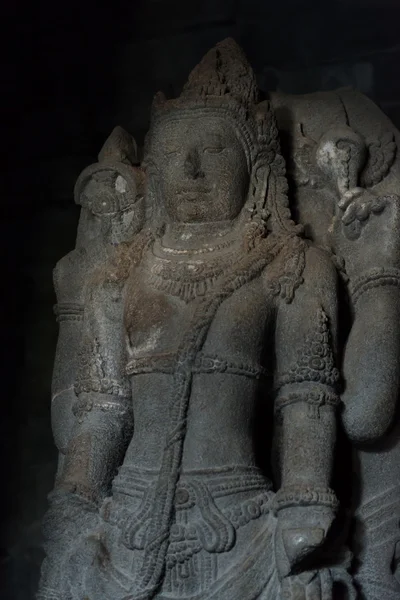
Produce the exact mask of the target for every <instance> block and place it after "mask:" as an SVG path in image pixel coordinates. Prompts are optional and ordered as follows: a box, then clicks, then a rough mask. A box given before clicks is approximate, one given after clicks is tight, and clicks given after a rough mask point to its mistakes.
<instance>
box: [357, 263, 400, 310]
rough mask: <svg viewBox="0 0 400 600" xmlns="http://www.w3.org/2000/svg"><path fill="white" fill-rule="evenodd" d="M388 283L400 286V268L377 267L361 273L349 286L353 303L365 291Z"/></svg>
mask: <svg viewBox="0 0 400 600" xmlns="http://www.w3.org/2000/svg"><path fill="white" fill-rule="evenodd" d="M387 285H390V286H393V287H400V270H399V269H394V268H391V269H385V268H383V267H381V268H378V267H376V268H374V269H371V270H370V271H367V272H366V273H364V274H363V275H360V276H359V277H357V278H356V279H355V280H354V282H353V283H351V284H350V286H349V291H350V296H351V298H352V300H353V305H355V304H356V303H357V301H358V299H359V298H360V296H362V294H363V293H364V292H366V291H368V290H372V289H373V288H376V287H384V286H387Z"/></svg>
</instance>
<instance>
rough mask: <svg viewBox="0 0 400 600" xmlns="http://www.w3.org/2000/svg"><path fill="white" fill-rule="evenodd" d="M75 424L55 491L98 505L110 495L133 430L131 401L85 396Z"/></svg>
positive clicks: (100, 395)
mask: <svg viewBox="0 0 400 600" xmlns="http://www.w3.org/2000/svg"><path fill="white" fill-rule="evenodd" d="M74 412H75V417H76V422H75V426H74V429H73V432H72V435H71V440H70V442H69V445H68V449H67V452H66V455H65V458H64V461H63V468H62V472H61V473H60V476H59V478H58V480H57V486H56V489H57V490H59V491H61V490H65V491H67V492H72V493H75V494H78V495H79V496H81V497H82V498H85V499H87V500H89V501H92V502H94V503H96V504H98V503H99V502H101V500H102V499H103V498H104V496H105V495H106V494H107V492H108V490H109V487H110V484H111V480H112V477H113V475H114V473H115V471H116V469H117V468H118V466H119V465H120V463H121V461H122V459H123V456H124V453H125V450H126V446H127V443H128V441H129V438H130V435H131V433H132V428H133V418H132V413H131V408H130V406H129V401H128V400H127V399H121V398H119V397H118V396H113V395H110V394H100V393H95V392H90V393H82V394H80V396H79V398H78V402H77V404H76V405H75V409H74Z"/></svg>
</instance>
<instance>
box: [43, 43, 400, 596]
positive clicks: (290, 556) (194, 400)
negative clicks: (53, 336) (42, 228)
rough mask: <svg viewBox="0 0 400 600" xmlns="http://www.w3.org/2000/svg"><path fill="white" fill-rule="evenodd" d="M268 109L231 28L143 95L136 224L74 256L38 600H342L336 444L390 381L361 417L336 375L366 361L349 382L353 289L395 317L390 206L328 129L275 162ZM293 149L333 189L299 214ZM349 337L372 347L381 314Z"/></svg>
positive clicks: (352, 390)
mask: <svg viewBox="0 0 400 600" xmlns="http://www.w3.org/2000/svg"><path fill="white" fill-rule="evenodd" d="M285 102H286V100H285V99H281V98H279V97H274V96H273V95H271V97H270V98H269V100H265V99H262V98H261V97H260V92H259V90H258V88H257V85H256V80H255V76H254V73H253V71H252V69H251V67H250V65H249V64H248V62H247V60H246V58H245V56H244V55H243V52H242V51H241V49H240V48H239V47H238V46H237V44H236V43H235V42H234V41H233V40H231V39H228V40H225V41H224V42H221V43H219V44H217V46H216V47H215V48H213V49H212V50H211V51H210V52H208V53H207V54H206V56H205V57H204V58H203V60H202V61H201V62H200V63H199V65H197V67H196V68H195V69H194V70H193V71H192V73H191V75H190V77H189V79H188V82H187V84H186V85H185V86H184V88H183V91H182V93H181V95H180V96H179V97H178V98H175V99H167V98H166V97H165V96H164V95H163V94H161V93H159V94H157V95H156V97H155V100H154V103H153V108H152V115H151V124H150V130H149V132H148V135H147V139H146V145H145V151H144V158H143V162H142V165H141V171H140V172H143V173H144V177H145V195H144V199H143V203H144V204H143V208H142V210H143V219H142V221H143V222H142V223H141V224H140V227H138V228H137V230H136V232H135V234H134V235H133V236H132V237H131V238H130V239H125V240H124V243H118V244H116V245H115V247H114V248H113V250H112V251H111V250H110V251H108V252H107V255H106V256H104V257H102V258H101V260H99V261H97V262H96V264H95V266H94V267H93V268H92V267H90V268H86V267H85V268H84V270H85V271H86V277H85V278H84V279H85V285H84V300H83V303H82V304H83V307H84V308H83V312H82V321H81V324H80V334H79V343H78V346H79V348H78V350H79V351H78V352H76V358H75V357H74V360H75V363H74V364H75V367H74V383H73V394H74V398H73V401H72V402H71V401H70V400H68V406H70V410H71V412H72V414H73V419H71V420H70V423H71V426H70V427H69V428H68V434H67V435H66V436H65V441H64V443H63V451H62V454H63V460H62V461H61V462H60V466H59V470H58V473H57V478H56V484H55V488H54V491H53V492H52V494H51V495H50V508H49V511H48V513H47V516H46V518H45V521H44V533H45V537H46V547H45V549H46V555H47V556H46V559H45V561H44V564H43V568H42V579H41V584H40V589H39V593H38V598H39V599H40V600H56V599H57V600H152V599H153V598H155V599H160V600H161V599H162V600H211V599H213V600H228V599H229V600H236V599H237V600H277V599H282V600H339V599H355V598H357V597H358V596H357V594H358V593H359V589H360V586H361V587H362V582H361V583H360V581H359V580H357V576H356V575H355V574H354V569H353V566H352V564H353V562H354V561H352V554H351V553H350V551H349V550H347V546H351V550H352V552H353V553H354V554H355V555H356V556H357V550H356V548H355V547H354V544H351V535H350V534H348V533H347V530H346V527H345V525H344V521H345V520H346V518H345V517H346V515H345V514H344V513H346V510H347V506H345V505H343V503H341V502H340V501H339V500H341V494H340V493H339V487H340V486H337V485H336V478H335V472H336V470H337V460H336V459H337V456H338V452H337V448H338V446H340V440H341V437H342V436H343V435H346V436H347V437H348V438H350V439H351V440H354V439H355V438H356V437H357V435H358V436H359V437H362V435H363V433H362V432H361V433H360V432H359V433H357V431H358V430H357V427H362V424H363V423H365V428H366V430H368V431H370V428H368V426H367V425H368V422H369V421H368V420H370V422H371V423H372V425H371V427H372V428H373V426H375V427H376V428H378V429H379V431H378V432H376V431H375V432H370V433H369V435H370V436H372V437H373V435H376V436H378V435H379V434H380V430H381V429H382V430H383V429H385V428H386V429H385V431H386V430H387V428H388V427H389V424H388V423H386V422H385V423H383V424H382V423H381V421H382V420H384V419H385V418H386V417H387V420H390V419H393V415H392V413H393V412H394V408H393V407H394V405H395V401H394V400H393V401H392V396H393V395H394V394H393V389H395V388H396V385H397V383H398V378H397V379H396V377H397V375H396V374H395V376H394V377H395V380H393V378H392V379H391V380H390V381H391V385H392V388H393V389H392V388H391V389H390V391H392V396H391V397H390V398H391V399H390V401H387V402H386V403H385V404H384V407H386V408H387V411H389V412H390V414H389V415H386V416H385V415H384V414H383V412H384V411H383V410H382V407H381V405H380V404H379V403H377V406H378V411H379V412H378V414H375V413H374V414H371V411H373V410H374V405H373V402H372V401H373V400H375V398H371V401H370V399H369V397H368V394H365V393H364V395H363V396H362V395H361V396H360V400H358V394H360V392H359V388H357V386H356V383H357V382H359V384H363V385H364V388H363V389H365V386H366V388H367V390H368V385H370V384H368V385H367V384H366V382H365V378H364V379H363V377H360V378H359V380H357V374H360V372H362V373H364V371H366V366H365V365H366V364H367V363H368V366H369V367H371V372H374V373H375V379H373V377H372V376H371V381H374V382H375V381H376V377H377V375H376V373H378V375H379V373H380V371H379V370H380V369H381V363H380V362H379V361H378V364H377V365H376V368H375V369H374V368H372V366H371V364H372V365H373V363H371V360H372V361H373V360H375V359H376V360H377V358H378V356H379V354H378V353H377V352H376V346H374V347H375V353H374V355H372V350H371V349H370V346H368V344H367V348H369V349H368V350H367V351H366V353H364V352H363V345H362V343H361V341H362V340H363V339H364V337H365V336H367V335H368V331H369V330H368V328H367V327H366V320H365V316H364V315H365V314H366V312H365V311H367V312H368V315H370V314H371V313H370V310H372V307H375V309H376V306H378V307H383V308H384V307H385V306H386V305H385V304H382V302H383V300H381V299H379V298H378V300H377V299H376V290H377V287H378V284H377V285H374V282H377V281H378V280H379V286H380V287H382V288H384V292H383V293H384V294H386V296H387V298H388V305H387V306H392V312H391V313H390V315H391V317H390V318H393V319H394V315H395V314H397V313H396V306H395V303H394V302H393V300H392V296H391V294H396V293H397V288H398V285H397V283H398V282H399V281H400V278H399V277H398V275H397V271H396V265H395V264H393V265H391V264H390V265H389V267H390V268H389V271H385V272H383V271H382V269H383V266H382V264H381V263H385V265H386V262H385V261H386V256H387V255H390V256H395V257H397V256H398V255H397V254H396V252H395V251H394V246H393V244H394V243H395V242H393V241H392V237H393V236H392V235H390V232H391V228H392V229H393V231H396V232H397V230H396V227H398V226H399V224H398V221H396V219H398V208H397V204H396V201H395V199H394V198H393V196H392V195H389V194H386V195H385V196H376V195H373V194H372V192H368V194H370V195H369V196H366V194H367V192H366V191H365V189H364V188H363V187H358V186H359V182H360V173H362V169H363V168H364V166H365V163H366V161H368V157H369V156H370V154H369V150H368V147H367V146H366V144H364V142H363V139H362V138H361V136H360V135H359V134H358V133H356V132H354V131H353V129H351V125H349V124H347V125H346V126H347V129H345V130H344V131H342V130H340V134H341V137H340V136H339V137H340V143H339V141H338V140H339V137H338V135H337V132H334V133H332V132H331V131H329V128H326V130H324V131H323V132H322V133H321V134H320V136H319V137H318V139H317V141H315V144H314V146H313V145H312V143H310V144H309V147H310V148H312V149H311V150H310V152H309V154H304V156H306V159H307V160H305V163H306V166H304V165H303V163H301V160H300V159H301V156H300V154H301V152H297V151H296V153H295V154H293V152H292V153H291V149H290V147H289V151H288V152H286V158H287V164H288V174H287V172H286V166H285V160H284V158H283V154H282V150H281V145H280V138H281V137H282V140H283V142H285V141H286V142H287V141H288V140H289V146H290V144H292V145H293V144H294V141H293V140H297V138H296V137H295V136H294V135H292V132H291V130H290V128H289V127H287V130H288V131H287V132H286V134H287V136H286V138H285V123H283V124H282V123H281V122H280V119H281V115H282V112H283V113H284V114H286V113H285V111H282V110H281V108H282V106H284V107H285V106H287V103H286V105H285ZM286 112H287V111H286ZM275 113H276V114H277V116H278V123H279V128H280V129H281V130H282V133H281V135H280V132H279V131H278V126H277V122H276V119H275ZM309 118H311V117H310V116H309ZM317 121H318V119H317ZM321 123H323V121H321ZM321 123H320V125H321ZM325 134H326V135H325ZM335 136H336V137H335ZM357 136H358V137H357ZM348 140H349V141H348ZM344 141H345V142H346V143H347V141H348V144H349V145H350V148H351V150H352V152H350V159H349V160H348V161H347V162H346V161H345V160H344V159H343V156H342V153H343V152H344V153H346V152H347V150H348V148H347V145H346V144H345V143H344ZM282 148H283V151H286V150H285V148H286V147H285V146H284V145H283V146H282ZM293 156H295V157H296V158H298V157H299V156H300V158H299V163H298V164H297V168H300V167H302V168H303V170H304V171H306V170H307V169H308V170H309V172H308V171H307V173H306V175H307V176H308V179H307V177H306V175H304V180H306V179H307V182H308V181H309V180H311V179H312V177H314V179H318V177H320V180H321V181H324V182H326V185H325V187H324V186H323V185H321V186H320V188H319V189H324V190H325V189H326V190H328V192H329V191H332V190H334V192H331V195H329V193H328V192H327V195H326V197H325V196H324V204H321V202H320V203H319V204H318V202H317V200H316V202H315V203H314V207H315V210H314V212H313V209H312V202H311V201H312V199H313V196H312V195H310V194H307V193H306V191H307V188H306V187H304V190H305V191H304V193H303V192H302V189H303V188H302V187H301V184H300V177H299V176H298V175H295V176H293V175H292V173H293V172H294V171H295V169H294V167H293V165H292V162H293V161H291V158H293ZM346 156H347V155H346ZM300 163H301V164H300ZM299 164H300V167H299ZM346 165H347V166H346ZM295 166H296V165H295ZM390 166H391V165H389V167H388V169H389V168H390ZM370 171H371V169H370ZM310 173H311V174H310ZM315 173H317V175H318V177H317V175H315ZM366 174H367V175H368V169H367V170H366ZM367 175H365V177H364V179H365V178H366V177H367ZM314 179H313V181H314ZM293 180H294V182H295V184H296V185H293ZM117 181H118V179H117V180H116V181H115V183H114V185H115V186H117V188H116V189H122V187H121V182H119V183H118V184H117ZM288 183H291V186H290V187H289V185H288ZM289 190H290V192H291V194H292V195H293V198H292V197H291V195H290V194H289ZM371 194H372V195H371ZM360 198H362V200H360ZM366 198H367V199H366ZM289 200H290V201H291V204H292V205H293V216H295V217H296V219H297V220H299V221H300V222H302V223H304V227H303V225H300V224H296V223H295V220H294V219H293V217H292V213H291V210H290V207H289ZM293 200H294V201H293ZM367 200H368V201H367ZM318 201H319V197H318ZM321 206H322V208H321ZM330 210H331V213H332V214H331V213H330V212H329V211H330ZM382 218H383V221H382V220H379V219H382ZM323 219H325V221H324V220H323ZM374 219H375V220H374ZM143 223H144V224H143ZM318 226H319V229H318ZM370 226H371V227H375V230H374V231H373V232H372V234H371V239H372V240H373V241H375V243H374V244H372V242H371V244H370V245H369V246H368V249H367V251H366V247H365V246H366V245H365V243H364V241H363V240H364V238H365V235H364V234H365V233H367V229H368V227H370ZM385 228H386V230H387V231H388V232H389V233H388V236H387V240H388V242H387V244H383V243H381V246H380V247H379V246H378V250H377V249H376V246H377V244H376V239H377V236H378V233H379V232H384V231H385ZM83 229H84V230H85V231H86V225H85V226H84V227H83ZM315 232H316V233H315ZM319 232H321V233H319ZM377 232H378V233H377ZM382 235H383V234H382ZM128 237H129V236H128ZM388 245H389V246H390V247H389V248H388ZM91 247H93V246H91ZM379 252H380V254H379ZM102 256H103V255H102ZM366 269H367V271H368V277H366V276H364V274H365V272H366ZM349 282H350V283H349ZM371 282H372V283H371ZM346 286H347V287H346ZM344 287H346V290H347V289H348V290H350V291H351V297H352V299H353V303H355V302H357V303H358V305H359V306H361V307H363V306H364V303H365V302H367V303H368V302H370V303H372V304H370V305H368V307H367V308H365V306H364V310H362V309H360V312H359V313H357V312H355V313H354V311H353V313H352V315H353V316H352V319H353V321H352V323H351V326H350V325H349V330H350V333H349V335H348V339H347V340H346V349H345V351H344V352H343V351H342V350H343V343H344V342H343V339H342V326H341V321H339V319H340V318H341V312H340V311H339V309H340V308H341V297H342V294H343V288H344ZM377 302H378V304H377ZM351 307H353V305H351ZM397 311H399V309H398V308H397ZM350 312H351V311H350ZM383 312H384V311H383ZM354 315H355V316H354ZM358 315H361V317H360V318H359V317H358ZM399 316H400V315H399ZM360 319H361V320H360ZM339 325H340V327H339ZM370 327H371V339H373V340H374V345H375V344H376V343H377V340H378V339H379V336H378V333H381V334H382V331H383V329H382V323H380V321H379V319H377V320H376V325H375V324H374V323H372V324H370ZM393 332H394V333H393V336H394V337H396V335H397V331H396V329H395V328H393ZM393 339H394V338H393ZM396 339H397V338H396ZM388 343H389V342H388ZM393 343H394V342H392V341H390V344H392V345H393ZM67 345H68V340H67ZM74 348H76V345H75V346H74ZM74 352H75V350H74ZM392 356H394V352H392ZM397 358H398V356H397V355H396V359H397ZM65 360H70V359H68V358H65ZM357 360H358V361H359V364H360V367H359V368H358V367H357ZM63 361H64V358H63V359H62V361H61V362H63ZM389 364H391V363H390V361H389ZM382 368H383V367H382ZM385 368H388V367H385ZM382 373H383V374H382V377H384V376H385V375H384V374H385V373H386V371H384V372H382ZM378 379H379V377H378ZM353 381H354V382H355V384H354V385H355V387H352V385H351V384H352V382H353ZM367 383H368V382H367ZM371 385H372V384H371ZM374 390H375V388H374ZM386 391H387V390H386V388H385V393H386ZM396 392H397V388H396ZM388 393H389V392H388ZM374 394H375V391H374ZM349 396H350V400H348V397H349ZM352 400H353V402H352ZM388 402H389V404H390V406H389V407H388ZM392 404H393V406H392ZM62 413H63V409H62V408H59V407H56V408H55V410H54V412H53V419H54V428H55V431H57V427H61V429H63V425H62V422H63V421H62V418H63V417H62ZM364 413H365V414H364ZM352 427H353V429H352ZM353 431H354V432H355V433H352V432H353ZM339 456H340V453H339ZM349 460H350V457H349ZM352 508H353V507H352ZM354 510H356V509H354ZM346 514H347V513H346ZM352 569H353V570H352ZM359 579H360V578H359ZM388 597H389V596H388ZM366 598H367V600H369V597H368V596H366ZM371 598H375V596H371ZM393 598H394V596H393Z"/></svg>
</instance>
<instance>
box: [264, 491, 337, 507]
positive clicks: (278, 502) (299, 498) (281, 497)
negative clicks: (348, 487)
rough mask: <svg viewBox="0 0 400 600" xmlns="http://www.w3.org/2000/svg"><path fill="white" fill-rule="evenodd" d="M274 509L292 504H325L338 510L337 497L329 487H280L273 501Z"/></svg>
mask: <svg viewBox="0 0 400 600" xmlns="http://www.w3.org/2000/svg"><path fill="white" fill-rule="evenodd" d="M273 506H274V511H275V512H279V511H280V510H282V509H284V508H290V507H292V506H327V507H329V508H332V509H333V510H334V511H336V510H338V508H339V502H338V499H337V497H336V495H335V493H334V492H333V490H331V489H327V488H316V487H315V488H310V487H306V486H303V487H301V486H297V487H295V486H293V487H290V488H281V489H280V490H279V492H278V493H277V494H276V496H275V498H274V501H273Z"/></svg>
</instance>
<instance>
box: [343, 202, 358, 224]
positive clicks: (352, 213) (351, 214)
mask: <svg viewBox="0 0 400 600" xmlns="http://www.w3.org/2000/svg"><path fill="white" fill-rule="evenodd" d="M357 211H358V206H357V204H356V203H355V202H352V203H351V204H350V206H348V207H347V208H346V211H345V213H344V215H343V217H342V222H343V223H344V225H350V223H351V222H352V221H354V219H356V218H357Z"/></svg>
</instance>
